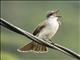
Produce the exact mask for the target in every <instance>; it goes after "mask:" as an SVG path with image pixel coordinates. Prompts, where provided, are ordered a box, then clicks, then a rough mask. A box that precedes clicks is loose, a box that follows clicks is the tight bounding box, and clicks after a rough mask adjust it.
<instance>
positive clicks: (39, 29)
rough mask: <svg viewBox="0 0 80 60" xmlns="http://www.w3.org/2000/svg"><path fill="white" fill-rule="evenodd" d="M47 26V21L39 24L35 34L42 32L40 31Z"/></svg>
mask: <svg viewBox="0 0 80 60" xmlns="http://www.w3.org/2000/svg"><path fill="white" fill-rule="evenodd" d="M44 27H46V21H44V22H43V23H42V24H40V25H38V27H37V28H36V29H35V30H34V32H33V35H37V34H38V33H40V31H41V30H42V29H43V28H44Z"/></svg>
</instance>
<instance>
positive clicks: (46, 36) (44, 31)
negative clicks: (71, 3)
mask: <svg viewBox="0 0 80 60" xmlns="http://www.w3.org/2000/svg"><path fill="white" fill-rule="evenodd" d="M58 12H59V10H58V9H57V10H55V11H54V10H52V11H49V12H48V13H47V15H46V19H45V20H44V21H42V22H41V23H40V24H38V25H37V27H36V28H35V29H34V31H33V35H34V36H37V37H38V38H41V39H43V40H45V41H49V40H50V39H51V38H52V37H53V36H54V35H55V33H56V32H57V31H58V29H59V25H60V24H59V23H60V22H59V21H58V18H59V17H61V16H58V15H57V14H58ZM17 50H18V51H19V52H35V53H47V52H48V48H47V47H46V46H43V45H41V44H38V43H36V42H34V41H32V42H30V43H29V44H26V45H25V46H23V47H21V48H19V49H17Z"/></svg>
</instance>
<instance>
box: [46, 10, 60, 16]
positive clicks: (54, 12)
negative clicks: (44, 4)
mask: <svg viewBox="0 0 80 60" xmlns="http://www.w3.org/2000/svg"><path fill="white" fill-rule="evenodd" d="M58 12H59V10H55V11H49V12H48V14H47V18H50V17H54V18H58V17H61V16H58V15H57V14H58Z"/></svg>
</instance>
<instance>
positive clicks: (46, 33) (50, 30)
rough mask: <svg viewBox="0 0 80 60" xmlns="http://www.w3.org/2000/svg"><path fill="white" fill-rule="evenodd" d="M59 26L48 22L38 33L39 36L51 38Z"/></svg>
mask: <svg viewBox="0 0 80 60" xmlns="http://www.w3.org/2000/svg"><path fill="white" fill-rule="evenodd" d="M58 27H59V24H58V23H57V24H52V25H51V24H50V25H48V26H46V27H45V28H44V29H43V30H42V31H41V32H40V33H39V36H38V37H39V38H48V39H51V38H52V37H53V36H54V35H55V33H56V32H57V30H58Z"/></svg>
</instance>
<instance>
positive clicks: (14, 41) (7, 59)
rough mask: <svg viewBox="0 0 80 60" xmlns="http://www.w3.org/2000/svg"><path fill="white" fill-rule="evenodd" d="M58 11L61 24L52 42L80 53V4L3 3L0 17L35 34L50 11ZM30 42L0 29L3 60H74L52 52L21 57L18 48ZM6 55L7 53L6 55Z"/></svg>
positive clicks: (21, 54) (50, 2)
mask: <svg viewBox="0 0 80 60" xmlns="http://www.w3.org/2000/svg"><path fill="white" fill-rule="evenodd" d="M55 9H59V10H60V12H59V15H61V16H62V18H60V19H59V20H61V22H62V24H61V26H60V28H59V30H58V32H57V33H56V35H55V36H54V37H53V38H52V40H53V41H54V42H57V43H59V44H61V45H63V46H65V47H68V48H70V49H72V50H73V51H75V52H77V53H80V44H79V42H80V38H79V37H80V35H79V34H80V31H79V30H80V25H79V24H80V21H79V20H80V18H79V16H80V14H79V13H80V2H79V1H1V17H2V18H4V19H5V20H7V21H9V22H11V23H12V24H14V25H16V26H18V27H20V28H22V29H24V30H27V31H29V32H31V33H32V31H33V30H34V28H35V27H36V26H37V24H39V23H40V22H41V21H43V20H44V19H45V18H46V17H45V16H46V14H47V11H49V10H55ZM29 42H30V40H29V39H28V38H26V37H24V36H21V35H19V34H17V33H14V32H12V31H10V30H8V29H6V28H3V27H2V29H1V59H2V60H75V59H73V58H71V57H69V56H66V55H65V54H63V53H60V52H58V51H55V50H52V49H49V52H48V53H45V54H35V53H19V52H17V48H19V47H21V46H24V45H25V44H28V43H29ZM4 51H5V52H4Z"/></svg>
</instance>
